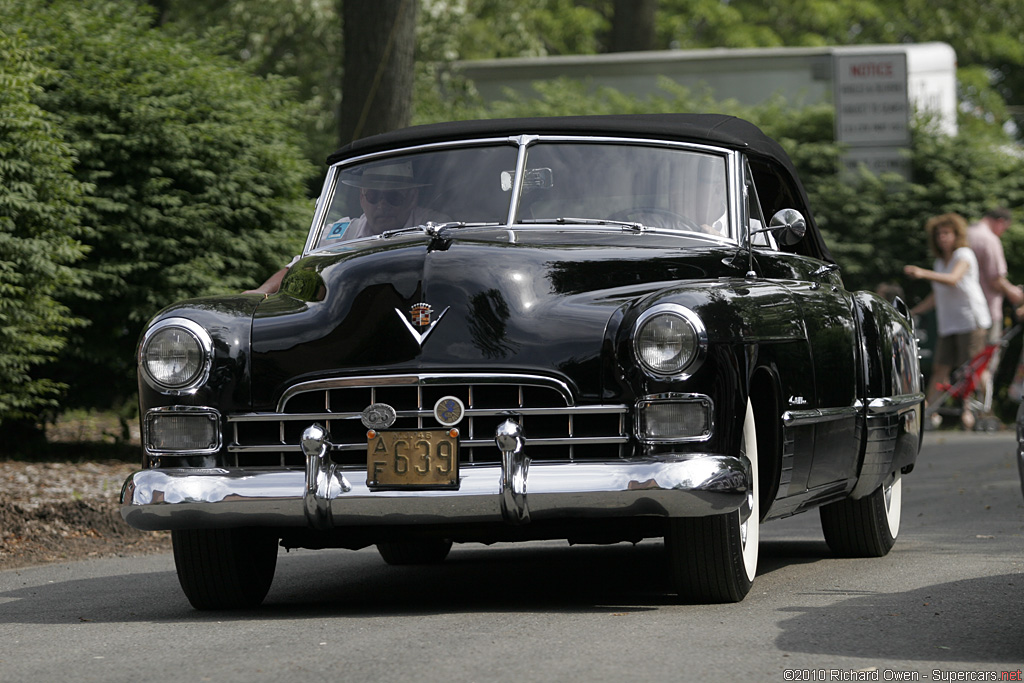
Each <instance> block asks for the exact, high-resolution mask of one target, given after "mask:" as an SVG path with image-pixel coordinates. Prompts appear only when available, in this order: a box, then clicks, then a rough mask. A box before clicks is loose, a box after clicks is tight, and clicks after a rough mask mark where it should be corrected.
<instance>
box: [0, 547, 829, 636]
mask: <svg viewBox="0 0 1024 683" xmlns="http://www.w3.org/2000/svg"><path fill="white" fill-rule="evenodd" d="M828 556H829V555H828V550H827V548H826V547H825V546H824V543H817V544H816V543H813V542H804V541H766V542H763V543H762V546H761V564H760V569H759V572H758V574H759V575H764V574H767V573H771V572H775V571H777V570H780V569H784V568H785V567H787V566H790V565H793V564H803V563H807V562H815V561H818V560H822V559H825V558H827V557H828ZM27 571H32V570H27ZM755 586H756V583H755ZM674 604H675V599H674V597H673V596H672V595H671V594H670V593H669V585H668V579H667V561H666V557H665V553H664V546H663V544H662V543H661V542H660V541H646V542H644V543H641V544H638V545H635V546H634V545H631V544H617V545H610V546H569V545H567V544H565V543H564V542H548V543H543V544H531V545H528V546H524V545H515V544H508V545H498V546H494V547H485V546H482V545H476V544H468V545H463V546H456V548H455V549H454V550H453V551H452V553H451V555H449V557H448V559H447V560H445V561H444V562H443V563H440V564H435V565H421V566H407V567H394V566H389V565H387V564H385V563H384V561H383V560H382V559H381V558H380V556H379V555H378V554H377V553H376V551H375V550H374V549H372V548H371V549H366V550H363V551H359V552H352V551H345V550H321V551H302V550H300V551H293V552H289V553H285V552H284V551H282V552H281V555H280V557H279V561H278V570H277V574H276V576H275V579H274V584H273V586H272V587H271V590H270V594H269V595H268V596H267V599H266V601H264V603H263V605H262V606H260V607H259V608H257V609H255V610H250V611H244V612H209V613H203V612H197V611H195V610H192V608H191V607H190V606H189V605H188V603H187V601H186V600H185V597H184V596H183V594H182V593H181V590H180V588H179V586H178V581H177V577H176V576H175V574H174V572H172V571H168V572H153V573H148V574H145V573H143V574H134V573H133V574H131V575H130V576H106V577H97V578H90V579H79V580H68V581H63V582H61V581H58V582H50V583H46V584H44V585H34V586H31V587H25V588H16V589H13V590H6V591H2V592H0V623H19V622H25V623H68V622H92V621H100V622H108V621H110V622H133V621H157V622H163V621H179V620H180V621H196V620H204V619H218V620H223V619H225V618H226V619H232V618H238V619H247V618H251V617H252V616H253V615H258V616H259V617H260V618H302V617H304V616H306V617H308V616H325V615H334V616H407V615H416V614H419V615H422V614H437V613H454V612H524V611H534V612H549V613H551V612H586V611H597V612H607V611H608V610H609V609H628V610H630V611H639V610H656V609H659V608H662V607H665V606H668V605H674ZM692 607H697V608H700V607H705V606H699V605H698V606H692ZM705 608H706V607H705Z"/></svg>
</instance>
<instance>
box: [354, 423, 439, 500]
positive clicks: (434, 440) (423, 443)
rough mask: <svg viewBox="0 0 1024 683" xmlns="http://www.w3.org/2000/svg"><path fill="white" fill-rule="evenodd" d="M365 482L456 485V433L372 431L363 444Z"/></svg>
mask: <svg viewBox="0 0 1024 683" xmlns="http://www.w3.org/2000/svg"><path fill="white" fill-rule="evenodd" d="M366 485H367V486H369V487H372V488H387V489H406V488H408V489H456V488H458V487H459V438H458V436H452V435H451V433H450V432H449V431H448V430H432V429H431V430H422V429H417V430H409V431H374V432H373V433H372V435H371V436H370V437H369V439H368V441H367V445H366Z"/></svg>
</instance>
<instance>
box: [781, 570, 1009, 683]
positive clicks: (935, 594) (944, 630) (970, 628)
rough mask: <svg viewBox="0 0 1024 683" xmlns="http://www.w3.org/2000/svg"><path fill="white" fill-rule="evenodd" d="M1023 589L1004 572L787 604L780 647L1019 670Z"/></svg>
mask: <svg viewBox="0 0 1024 683" xmlns="http://www.w3.org/2000/svg"><path fill="white" fill-rule="evenodd" d="M1022 591H1024V577H1022V576H1021V575H1020V574H1003V575H997V576H983V577H978V578H970V579H963V580H959V581H952V582H948V583H941V584H936V585H932V586H925V587H923V588H919V589H916V590H908V591H899V592H881V591H879V592H863V593H860V594H855V595H849V597H848V598H847V599H845V600H842V601H840V602H835V601H833V600H829V601H828V604H826V605H823V606H821V607H787V608H783V609H782V612H784V613H788V614H790V615H791V616H789V617H788V618H785V619H782V620H781V621H780V622H779V624H778V626H779V628H780V629H781V633H780V634H779V636H778V637H777V638H776V645H777V646H778V648H779V649H780V650H782V651H784V652H793V653H804V654H815V655H828V656H830V657H845V656H848V657H864V656H870V657H872V658H874V659H876V660H878V661H879V662H885V661H886V660H890V661H892V660H911V661H921V662H939V661H941V662H963V663H965V664H966V663H970V662H1008V663H1014V662H1015V663H1016V664H1014V667H1013V668H1014V669H1015V670H1016V669H1017V668H1018V667H1019V665H1020V663H1021V661H1022V660H1024V595H1022ZM836 592H837V593H840V594H843V595H847V594H848V593H847V592H846V591H836ZM819 593H820V591H819ZM951 680H955V679H951ZM978 680H980V679H978ZM1007 680H1009V679H1007ZM1012 680H1017V679H1012Z"/></svg>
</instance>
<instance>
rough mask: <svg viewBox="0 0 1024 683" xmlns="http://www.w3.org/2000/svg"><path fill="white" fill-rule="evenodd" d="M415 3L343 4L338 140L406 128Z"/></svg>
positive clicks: (374, 0) (356, 0)
mask: <svg viewBox="0 0 1024 683" xmlns="http://www.w3.org/2000/svg"><path fill="white" fill-rule="evenodd" d="M418 11H419V2H418V0H341V20H342V31H343V40H344V43H345V45H344V60H345V61H344V75H343V76H342V80H341V93H342V95H341V98H342V99H341V112H340V116H339V121H338V137H339V142H340V143H341V144H342V145H345V144H347V143H349V142H351V141H352V140H355V139H358V138H362V137H366V136H367V135H374V134H376V133H385V132H387V131H390V130H395V129H396V128H402V127H404V126H408V125H409V121H410V120H411V119H412V90H413V78H414V66H415V48H416V16H417V13H418Z"/></svg>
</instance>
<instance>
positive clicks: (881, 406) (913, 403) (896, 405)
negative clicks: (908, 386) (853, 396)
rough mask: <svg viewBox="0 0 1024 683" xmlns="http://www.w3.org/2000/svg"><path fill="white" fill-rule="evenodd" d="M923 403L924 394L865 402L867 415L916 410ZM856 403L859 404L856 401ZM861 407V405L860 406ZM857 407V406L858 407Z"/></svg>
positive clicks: (886, 397) (903, 395)
mask: <svg viewBox="0 0 1024 683" xmlns="http://www.w3.org/2000/svg"><path fill="white" fill-rule="evenodd" d="M923 401H924V392H920V391H919V392H917V393H915V394H900V395H898V396H883V397H882V398H872V399H869V400H868V402H867V409H868V413H872V414H875V413H886V412H889V411H892V410H903V409H904V408H916V407H917V406H919V405H921V403H922V402H923ZM858 403H860V402H859V401H858ZM861 405H863V404H861ZM858 407H859V406H858Z"/></svg>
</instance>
